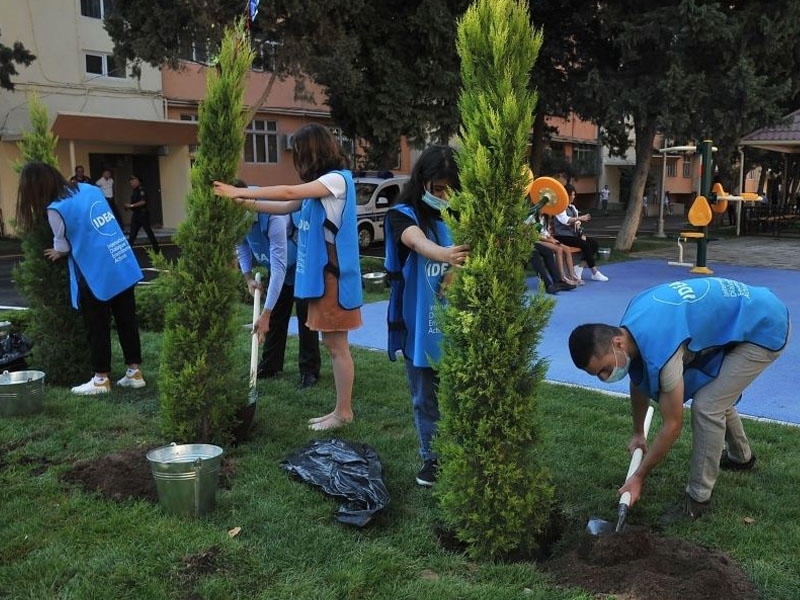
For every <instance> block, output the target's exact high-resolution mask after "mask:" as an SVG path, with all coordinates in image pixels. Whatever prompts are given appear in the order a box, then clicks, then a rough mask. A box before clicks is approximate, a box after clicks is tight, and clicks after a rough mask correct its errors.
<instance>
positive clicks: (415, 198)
mask: <svg viewBox="0 0 800 600" xmlns="http://www.w3.org/2000/svg"><path fill="white" fill-rule="evenodd" d="M433 181H447V182H448V184H449V185H450V187H451V188H452V189H454V190H460V189H461V182H460V181H459V178H458V164H457V163H456V158H455V150H453V149H452V148H451V147H450V146H428V147H427V148H426V149H425V150H424V151H423V152H422V154H420V156H419V158H418V159H417V162H416V163H414V167H413V168H412V169H411V178H410V179H409V180H408V183H406V185H405V187H404V188H403V189H402V191H401V192H400V193H399V194H398V195H397V198H396V199H395V201H394V204H408V205H410V206H411V207H413V208H414V211H415V212H416V213H417V216H418V217H419V220H420V229H422V231H424V232H425V233H426V235H427V234H428V232H430V231H433V222H434V220H435V219H436V217H437V216H438V212H437V211H436V209H434V208H431V207H430V206H428V205H427V204H425V203H424V202H423V201H422V196H423V195H424V194H425V191H426V189H427V188H426V186H427V185H428V184H430V183H431V182H433Z"/></svg>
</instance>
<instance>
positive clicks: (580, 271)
mask: <svg viewBox="0 0 800 600" xmlns="http://www.w3.org/2000/svg"><path fill="white" fill-rule="evenodd" d="M582 277H583V267H579V266H578V265H575V279H581V278H582Z"/></svg>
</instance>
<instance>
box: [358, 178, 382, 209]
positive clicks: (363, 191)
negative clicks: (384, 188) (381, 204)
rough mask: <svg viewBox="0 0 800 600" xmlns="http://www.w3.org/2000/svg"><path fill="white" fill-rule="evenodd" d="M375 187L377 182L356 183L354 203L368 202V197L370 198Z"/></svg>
mask: <svg viewBox="0 0 800 600" xmlns="http://www.w3.org/2000/svg"><path fill="white" fill-rule="evenodd" d="M376 187H378V184H376V183H364V182H358V183H356V203H357V204H366V203H367V202H369V199H370V198H372V193H373V192H374V191H375V188H376Z"/></svg>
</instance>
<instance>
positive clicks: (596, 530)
mask: <svg viewBox="0 0 800 600" xmlns="http://www.w3.org/2000/svg"><path fill="white" fill-rule="evenodd" d="M586 533H588V534H589V535H593V536H598V535H606V534H608V533H614V523H612V522H611V521H605V520H603V519H596V518H591V519H589V522H588V523H586Z"/></svg>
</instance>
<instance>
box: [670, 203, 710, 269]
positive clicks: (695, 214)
mask: <svg viewBox="0 0 800 600" xmlns="http://www.w3.org/2000/svg"><path fill="white" fill-rule="evenodd" d="M687 216H688V219H689V224H690V225H693V226H694V227H697V228H698V229H695V230H694V231H681V232H680V233H679V234H678V260H677V261H669V262H668V263H667V264H670V265H673V266H677V267H695V265H694V263H687V262H684V260H683V242H686V241H688V240H694V241H695V242H697V244H698V246H699V245H700V244H701V243H705V242H706V241H707V240H705V237H706V234H705V227H706V226H707V225H708V224H709V223H710V222H711V219H712V218H713V217H714V215H713V213H712V211H711V206H710V205H709V204H708V200H706V199H705V197H704V196H697V198H695V199H694V202H692V207H691V208H690V209H689V214H688V215H687ZM702 268H706V267H705V265H703V267H702Z"/></svg>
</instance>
